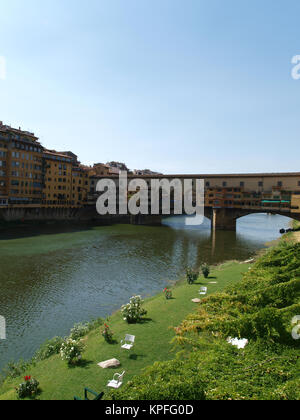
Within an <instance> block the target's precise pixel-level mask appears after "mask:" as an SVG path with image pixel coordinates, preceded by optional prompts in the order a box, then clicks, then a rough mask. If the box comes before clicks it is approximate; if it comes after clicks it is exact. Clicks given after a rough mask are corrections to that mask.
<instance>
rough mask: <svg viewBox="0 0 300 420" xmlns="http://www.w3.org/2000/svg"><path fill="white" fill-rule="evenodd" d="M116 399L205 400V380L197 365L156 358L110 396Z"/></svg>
mask: <svg viewBox="0 0 300 420" xmlns="http://www.w3.org/2000/svg"><path fill="white" fill-rule="evenodd" d="M108 398H110V399H113V400H151V401H157V400H162V401H172V400H173V401H175V400H179V401H182V400H204V399H205V393H204V384H203V381H202V380H201V379H199V376H198V374H197V372H196V371H195V369H194V367H192V366H187V364H186V363H184V362H180V361H179V360H177V359H176V360H175V361H170V362H157V363H155V364H154V365H153V367H150V368H148V369H146V370H145V373H143V374H142V375H141V376H139V377H135V378H134V380H133V381H131V382H128V383H127V384H126V385H125V386H124V387H123V388H122V389H120V390H119V391H116V392H113V393H111V395H110V396H109V397H108Z"/></svg>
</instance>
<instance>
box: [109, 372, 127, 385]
mask: <svg viewBox="0 0 300 420" xmlns="http://www.w3.org/2000/svg"><path fill="white" fill-rule="evenodd" d="M124 375H125V370H124V372H123V373H121V374H120V373H115V374H114V377H113V379H112V380H111V381H108V384H107V386H109V387H110V388H115V389H118V388H120V386H121V385H122V383H123V379H124Z"/></svg>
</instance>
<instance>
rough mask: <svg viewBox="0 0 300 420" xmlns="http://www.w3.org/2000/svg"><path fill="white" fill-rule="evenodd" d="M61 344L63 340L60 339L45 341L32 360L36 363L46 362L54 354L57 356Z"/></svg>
mask: <svg viewBox="0 0 300 420" xmlns="http://www.w3.org/2000/svg"><path fill="white" fill-rule="evenodd" d="M63 342H64V339H63V338H61V337H54V338H52V339H51V340H48V341H46V342H45V343H44V344H43V345H42V347H41V348H40V349H39V350H38V351H37V352H36V354H35V356H34V359H35V360H36V361H40V360H46V359H48V358H49V357H51V356H53V355H55V354H59V352H60V349H61V346H62V343H63Z"/></svg>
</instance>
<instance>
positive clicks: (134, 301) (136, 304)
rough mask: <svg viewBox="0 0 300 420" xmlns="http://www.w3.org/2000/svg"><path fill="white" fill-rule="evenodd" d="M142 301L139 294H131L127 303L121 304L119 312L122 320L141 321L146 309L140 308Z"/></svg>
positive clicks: (133, 322)
mask: <svg viewBox="0 0 300 420" xmlns="http://www.w3.org/2000/svg"><path fill="white" fill-rule="evenodd" d="M143 303H144V301H143V300H142V298H141V296H133V297H132V298H131V299H130V302H129V303H127V305H123V306H122V308H121V312H122V315H123V318H124V321H127V322H128V324H135V323H137V322H139V321H141V319H142V317H143V316H144V315H146V314H147V311H146V310H145V309H143V308H142V304H143Z"/></svg>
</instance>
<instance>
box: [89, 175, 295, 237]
mask: <svg viewBox="0 0 300 420" xmlns="http://www.w3.org/2000/svg"><path fill="white" fill-rule="evenodd" d="M110 179H113V180H114V181H115V182H116V183H117V184H118V180H119V178H118V177H110ZM131 179H142V180H144V181H145V185H147V188H148V191H149V195H150V194H151V180H152V179H155V180H162V179H166V180H169V181H170V182H171V181H172V180H173V179H179V180H181V181H182V183H183V182H184V180H185V179H193V180H195V179H203V180H204V185H205V209H204V215H205V217H207V218H208V219H210V220H211V222H212V223H211V224H212V228H213V230H236V222H237V220H238V219H239V218H241V217H244V216H247V215H249V214H253V213H270V214H278V215H283V216H287V217H290V218H292V219H295V220H299V221H300V172H296V173H271V174H233V175H201V174H200V175H144V176H134V175H129V176H128V181H130V180H131ZM96 180H97V179H96ZM96 180H95V181H96ZM94 184H95V186H96V184H97V182H95V183H94ZM195 184H196V183H195V182H194V188H195ZM117 187H118V185H117ZM91 192H92V193H93V194H94V197H95V192H94V191H91ZM171 192H172V189H171ZM93 194H92V195H93ZM173 199H174V197H173ZM172 214H173V213H172V209H171V215H172ZM161 218H162V214H157V215H150V214H149V215H141V214H139V215H137V216H132V217H131V221H132V223H135V224H159V223H161Z"/></svg>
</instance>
